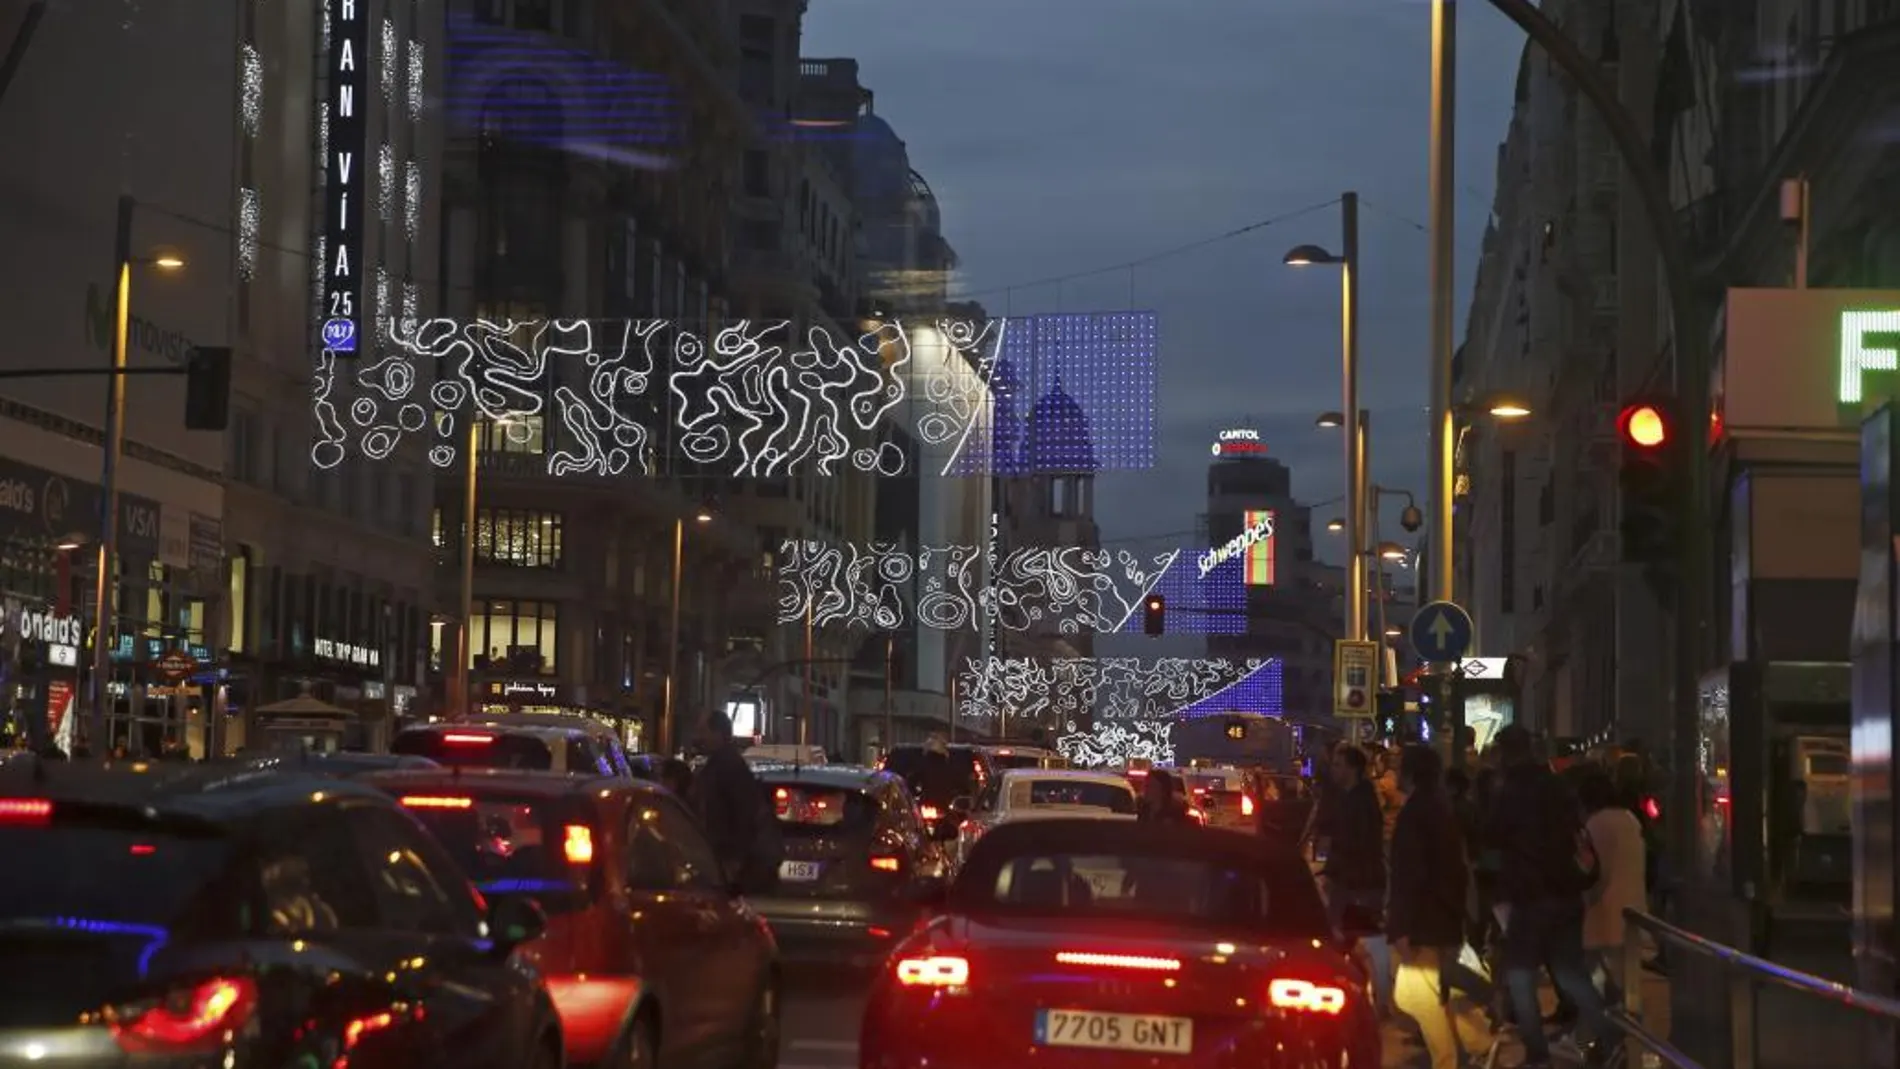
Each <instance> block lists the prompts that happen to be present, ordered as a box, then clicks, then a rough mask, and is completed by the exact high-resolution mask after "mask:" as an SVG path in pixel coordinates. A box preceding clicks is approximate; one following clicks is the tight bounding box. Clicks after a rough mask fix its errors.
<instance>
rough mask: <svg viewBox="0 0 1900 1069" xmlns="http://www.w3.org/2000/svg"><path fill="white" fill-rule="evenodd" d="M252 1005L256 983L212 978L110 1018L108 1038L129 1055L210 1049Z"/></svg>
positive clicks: (241, 1021)
mask: <svg viewBox="0 0 1900 1069" xmlns="http://www.w3.org/2000/svg"><path fill="white" fill-rule="evenodd" d="M256 1007H257V985H256V984H254V983H253V982H252V981H251V980H250V979H249V978H248V977H233V978H223V977H216V978H213V979H210V980H204V981H201V982H199V983H198V984H196V985H194V986H192V987H189V988H185V989H182V990H180V991H177V992H174V993H173V994H172V995H171V996H170V997H167V998H165V999H163V1000H161V1001H159V1002H157V1003H154V1004H152V1005H150V1006H147V1007H142V1008H140V1009H138V1010H137V1011H135V1012H133V1013H130V1014H127V1015H125V1016H123V1017H121V1018H120V1019H118V1020H115V1021H114V1022H113V1024H112V1038H113V1040H114V1041H116V1042H117V1043H118V1045H119V1049H120V1050H123V1051H125V1052H127V1053H129V1054H188V1053H200V1052H208V1051H215V1050H217V1048H218V1047H220V1046H222V1045H223V1044H224V1042H225V1037H226V1036H227V1035H228V1034H230V1033H231V1032H234V1031H236V1030H237V1029H238V1028H240V1027H242V1026H243V1025H244V1023H245V1022H246V1021H248V1020H250V1017H251V1011H252V1010H254V1009H256Z"/></svg>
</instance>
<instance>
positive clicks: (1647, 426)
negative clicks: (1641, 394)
mask: <svg viewBox="0 0 1900 1069" xmlns="http://www.w3.org/2000/svg"><path fill="white" fill-rule="evenodd" d="M1616 431H1617V434H1618V435H1619V436H1620V437H1621V438H1622V439H1623V442H1624V444H1625V445H1631V446H1635V447H1636V448H1638V449H1660V448H1662V447H1663V446H1665V445H1668V444H1669V439H1670V438H1671V437H1672V436H1673V435H1674V433H1675V428H1674V427H1672V426H1671V425H1670V420H1669V413H1668V412H1666V411H1664V410H1663V408H1662V406H1660V405H1655V404H1650V403H1648V402H1638V403H1637V404H1633V405H1629V406H1627V407H1626V408H1624V409H1623V414H1622V415H1620V416H1618V417H1617V420H1616Z"/></svg>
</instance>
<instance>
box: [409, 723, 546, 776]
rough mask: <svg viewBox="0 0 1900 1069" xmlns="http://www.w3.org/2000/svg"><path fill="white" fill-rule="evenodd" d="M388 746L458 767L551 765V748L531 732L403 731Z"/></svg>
mask: <svg viewBox="0 0 1900 1069" xmlns="http://www.w3.org/2000/svg"><path fill="white" fill-rule="evenodd" d="M389 749H390V750H391V752H393V753H399V754H414V755H415V756H417V757H426V758H428V759H429V760H431V761H434V762H436V763H437V764H440V765H451V766H459V767H461V768H520V769H530V770H536V771H546V770H548V769H551V768H553V767H554V751H553V750H551V749H549V748H548V744H547V743H545V742H542V741H541V740H540V739H537V738H535V737H534V736H532V735H510V734H507V733H504V732H497V731H405V732H403V733H402V734H400V735H397V736H396V740H395V742H393V743H392V744H391V745H390V747H389Z"/></svg>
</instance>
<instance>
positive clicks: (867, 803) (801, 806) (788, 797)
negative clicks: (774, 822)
mask: <svg viewBox="0 0 1900 1069" xmlns="http://www.w3.org/2000/svg"><path fill="white" fill-rule="evenodd" d="M765 790H766V792H767V794H768V795H769V796H770V798H771V802H772V813H773V815H774V816H776V817H778V823H779V827H780V828H781V829H782V830H783V831H784V832H785V834H788V835H830V834H836V833H838V832H847V831H858V830H861V829H864V828H868V827H870V826H871V825H872V824H873V823H874V822H875V821H876V820H877V803H876V802H874V801H872V800H871V799H869V798H867V797H865V796H864V792H862V791H854V790H848V789H845V788H842V787H815V786H812V785H811V784H798V783H767V784H765Z"/></svg>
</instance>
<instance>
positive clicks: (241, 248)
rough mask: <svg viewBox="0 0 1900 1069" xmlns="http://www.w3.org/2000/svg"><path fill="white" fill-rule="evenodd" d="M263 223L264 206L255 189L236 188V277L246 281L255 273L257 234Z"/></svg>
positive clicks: (253, 276)
mask: <svg viewBox="0 0 1900 1069" xmlns="http://www.w3.org/2000/svg"><path fill="white" fill-rule="evenodd" d="M263 223H264V207H263V203H262V202H261V201H260V200H259V198H258V195H257V190H255V189H252V188H250V187H249V186H246V187H245V188H243V189H240V190H238V234H237V237H238V277H239V278H241V279H243V280H245V281H246V282H249V281H250V280H251V279H252V278H255V277H256V275H257V242H258V237H257V235H258V231H259V230H260V229H262V227H263Z"/></svg>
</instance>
